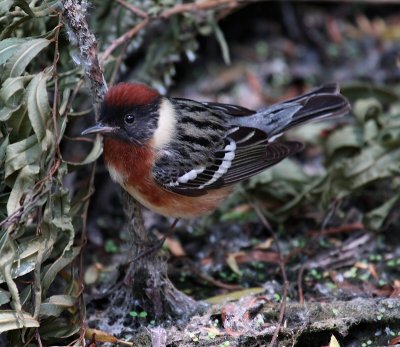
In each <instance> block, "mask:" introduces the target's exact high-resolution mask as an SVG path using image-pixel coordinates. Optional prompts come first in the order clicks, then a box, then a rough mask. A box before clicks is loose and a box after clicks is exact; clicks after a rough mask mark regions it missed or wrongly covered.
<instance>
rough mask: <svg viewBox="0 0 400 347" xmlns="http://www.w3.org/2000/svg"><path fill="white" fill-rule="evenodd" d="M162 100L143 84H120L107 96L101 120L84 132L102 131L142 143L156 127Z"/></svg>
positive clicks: (125, 139) (118, 137)
mask: <svg viewBox="0 0 400 347" xmlns="http://www.w3.org/2000/svg"><path fill="white" fill-rule="evenodd" d="M160 102H161V96H160V94H159V93H158V92H157V91H156V90H154V89H151V88H149V87H147V86H146V85H144V84H139V83H120V84H117V85H115V86H113V87H111V88H110V89H109V91H108V92H107V94H106V95H105V97H104V101H103V105H102V108H101V113H100V118H99V122H98V123H97V124H96V125H94V126H92V127H90V128H88V129H86V130H85V131H84V132H83V133H82V134H92V133H102V134H104V135H105V136H111V137H113V138H116V139H119V140H123V141H127V142H132V143H136V144H139V145H142V144H144V143H145V142H146V141H148V140H149V139H150V138H151V137H152V135H153V134H154V131H155V130H156V128H157V122H158V117H159V115H158V113H159V107H160Z"/></svg>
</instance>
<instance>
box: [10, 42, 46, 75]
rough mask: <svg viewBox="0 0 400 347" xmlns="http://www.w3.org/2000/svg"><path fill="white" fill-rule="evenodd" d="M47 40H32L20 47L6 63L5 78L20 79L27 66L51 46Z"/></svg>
mask: <svg viewBox="0 0 400 347" xmlns="http://www.w3.org/2000/svg"><path fill="white" fill-rule="evenodd" d="M50 42H51V41H50V40H47V39H43V38H40V39H31V40H29V41H27V42H24V43H22V44H20V45H19V49H18V50H17V51H16V52H15V53H14V54H13V56H12V57H11V58H10V59H9V60H8V61H7V63H6V71H5V73H4V75H5V76H9V77H18V76H19V75H21V74H22V73H23V72H24V71H25V68H26V67H27V65H28V64H29V63H30V62H31V60H32V59H33V58H35V57H36V56H37V55H38V54H39V53H40V52H41V51H42V50H43V49H44V48H46V47H47V46H48V45H49V44H50Z"/></svg>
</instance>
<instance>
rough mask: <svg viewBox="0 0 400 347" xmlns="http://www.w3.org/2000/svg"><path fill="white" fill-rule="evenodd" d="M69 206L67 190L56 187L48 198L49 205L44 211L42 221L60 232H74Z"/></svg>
mask: <svg viewBox="0 0 400 347" xmlns="http://www.w3.org/2000/svg"><path fill="white" fill-rule="evenodd" d="M70 210H71V205H70V200H69V194H68V190H67V189H64V188H62V187H58V189H57V190H56V191H53V192H52V193H51V195H50V197H49V204H48V205H47V208H46V210H45V215H44V219H45V220H46V221H47V222H48V223H50V224H52V225H54V226H55V227H57V228H58V229H60V230H62V231H70V232H72V231H73V230H74V227H73V226H72V217H71V214H70Z"/></svg>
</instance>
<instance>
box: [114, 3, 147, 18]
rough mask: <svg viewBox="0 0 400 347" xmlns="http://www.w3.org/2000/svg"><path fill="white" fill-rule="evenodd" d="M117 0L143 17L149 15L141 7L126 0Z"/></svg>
mask: <svg viewBox="0 0 400 347" xmlns="http://www.w3.org/2000/svg"><path fill="white" fill-rule="evenodd" d="M115 1H116V2H118V3H119V4H120V5H122V6H124V7H125V8H127V9H128V10H129V11H131V12H132V13H134V14H136V15H138V16H139V17H142V18H147V17H148V15H147V13H146V12H144V11H142V10H141V9H140V8H137V7H136V6H133V5H132V4H129V3H127V2H126V1H124V0H115Z"/></svg>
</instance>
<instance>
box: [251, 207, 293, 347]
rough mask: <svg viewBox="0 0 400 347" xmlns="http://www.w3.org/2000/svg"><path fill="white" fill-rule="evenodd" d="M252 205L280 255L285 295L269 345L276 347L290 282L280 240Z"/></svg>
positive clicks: (257, 208)
mask: <svg viewBox="0 0 400 347" xmlns="http://www.w3.org/2000/svg"><path fill="white" fill-rule="evenodd" d="M251 205H252V206H253V208H254V210H255V211H256V213H257V216H258V218H260V220H261V223H263V225H264V227H265V228H266V229H267V230H268V231H269V232H270V234H271V235H272V237H273V239H274V242H275V247H276V251H277V252H278V255H279V266H280V269H281V273H282V278H283V294H282V300H281V304H280V307H279V309H280V313H279V320H278V325H277V327H276V329H275V331H274V335H273V336H272V339H271V342H270V344H269V347H273V346H275V343H276V340H277V338H278V335H279V332H280V330H281V328H282V324H283V320H284V317H285V311H286V300H287V295H288V288H289V281H288V278H287V274H286V268H285V261H284V259H283V256H282V252H281V249H280V247H279V240H278V238H277V236H276V235H275V233H274V231H273V230H272V227H271V225H270V224H269V222H268V221H267V219H266V218H265V216H264V214H263V213H262V212H261V210H260V208H259V207H258V205H257V204H256V203H254V202H251Z"/></svg>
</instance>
